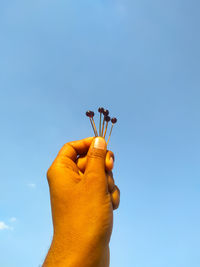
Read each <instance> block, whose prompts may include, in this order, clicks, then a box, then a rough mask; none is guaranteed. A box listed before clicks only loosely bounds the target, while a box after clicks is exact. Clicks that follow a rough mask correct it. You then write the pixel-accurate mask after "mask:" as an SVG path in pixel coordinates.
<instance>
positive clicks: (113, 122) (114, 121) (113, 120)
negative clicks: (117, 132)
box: [107, 118, 117, 145]
mask: <svg viewBox="0 0 200 267" xmlns="http://www.w3.org/2000/svg"><path fill="white" fill-rule="evenodd" d="M111 122H112V126H111V129H110V134H109V137H108V141H107V145H108V142H109V140H110V136H111V133H112V129H113V126H114V124H115V123H116V122H117V119H116V118H112V119H111Z"/></svg>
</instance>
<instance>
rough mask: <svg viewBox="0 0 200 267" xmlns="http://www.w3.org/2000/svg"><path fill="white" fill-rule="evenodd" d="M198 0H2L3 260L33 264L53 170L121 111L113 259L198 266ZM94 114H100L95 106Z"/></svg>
mask: <svg viewBox="0 0 200 267" xmlns="http://www.w3.org/2000/svg"><path fill="white" fill-rule="evenodd" d="M199 10H200V2H199V1H198V0H190V1H189V0H188V1H186V0H168V1H164V0H152V1H149V0H135V1H133V0H124V1H122V0H116V1H114V0H95V1H94V0H85V1H76V0H73V1H64V0H62V1H61V0H57V1H53V0H48V1H47V0H29V1H27V0H18V1H14V0H3V1H1V2H0V124H1V125H0V136H1V138H0V149H1V153H0V162H1V165H0V166H1V167H0V173H1V175H0V266H1V267H38V266H40V265H41V264H42V262H43V260H44V257H45V255H46V253H47V251H48V248H49V245H50V241H51V238H52V223H51V211H50V202H49V191H48V185H47V181H46V171H47V169H48V167H49V166H50V164H51V162H52V161H53V159H54V157H55V156H56V154H57V152H58V151H59V149H60V148H61V146H62V145H63V144H64V143H66V142H68V141H71V140H76V139H82V138H85V137H88V136H91V135H92V130H91V126H90V124H89V121H88V119H87V118H86V117H85V115H84V114H85V111H86V110H87V109H92V110H94V111H96V110H97V108H98V107H99V106H103V107H105V108H108V109H109V110H110V112H111V114H112V115H113V116H116V117H117V118H118V124H117V125H116V127H115V128H114V130H113V135H112V137H111V141H110V145H109V148H110V149H111V150H113V152H114V153H115V157H116V161H115V170H114V178H115V182H116V184H117V185H118V186H119V188H120V190H121V203H120V207H119V209H118V210H116V211H115V212H114V214H115V215H114V216H115V217H114V229H113V235H112V239H111V265H110V266H111V267H122V266H124V267H199V266H200V253H199V251H200V164H199V161H200V123H199V121H200V34H199V28H200V16H199ZM96 121H98V119H97V118H96Z"/></svg>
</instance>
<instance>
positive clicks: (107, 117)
mask: <svg viewBox="0 0 200 267" xmlns="http://www.w3.org/2000/svg"><path fill="white" fill-rule="evenodd" d="M105 121H106V128H105V132H104V135H103V138H105V136H106V132H107V128H108V123H109V121H110V117H109V116H106V117H105Z"/></svg>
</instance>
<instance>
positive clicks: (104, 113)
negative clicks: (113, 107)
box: [101, 109, 109, 136]
mask: <svg viewBox="0 0 200 267" xmlns="http://www.w3.org/2000/svg"><path fill="white" fill-rule="evenodd" d="M108 114H109V111H108V110H107V109H104V111H103V115H104V118H103V125H102V131H101V136H103V130H104V124H105V117H106V116H108Z"/></svg>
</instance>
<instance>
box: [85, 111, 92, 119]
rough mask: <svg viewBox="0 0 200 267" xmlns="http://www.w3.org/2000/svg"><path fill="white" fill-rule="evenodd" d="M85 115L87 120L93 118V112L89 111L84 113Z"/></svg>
mask: <svg viewBox="0 0 200 267" xmlns="http://www.w3.org/2000/svg"><path fill="white" fill-rule="evenodd" d="M85 114H86V116H87V117H89V118H93V117H94V112H93V111H91V110H88V111H86V113H85Z"/></svg>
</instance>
